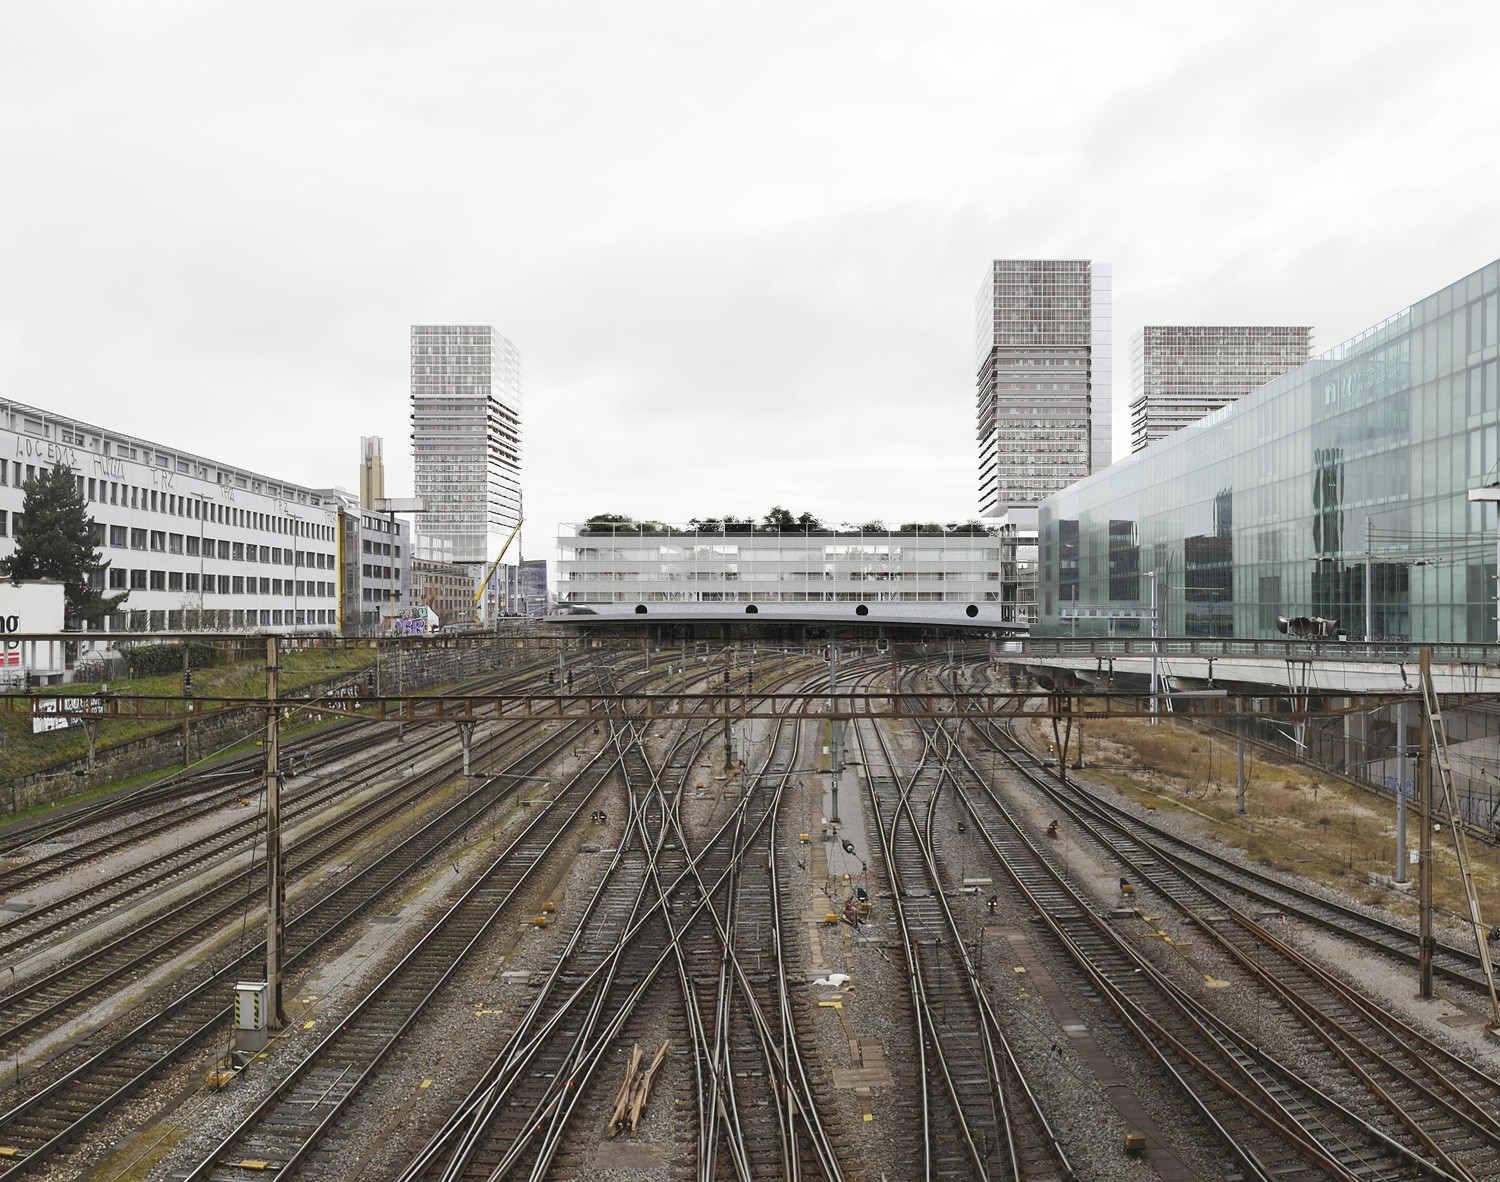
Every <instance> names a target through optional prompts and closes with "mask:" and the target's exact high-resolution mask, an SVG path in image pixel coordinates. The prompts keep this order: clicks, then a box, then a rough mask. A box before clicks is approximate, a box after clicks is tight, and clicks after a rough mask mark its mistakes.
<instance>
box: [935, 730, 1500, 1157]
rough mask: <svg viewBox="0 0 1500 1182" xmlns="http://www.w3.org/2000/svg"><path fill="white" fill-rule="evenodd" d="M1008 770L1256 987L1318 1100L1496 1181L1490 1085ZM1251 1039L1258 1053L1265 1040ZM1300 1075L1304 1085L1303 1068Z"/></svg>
mask: <svg viewBox="0 0 1500 1182" xmlns="http://www.w3.org/2000/svg"><path fill="white" fill-rule="evenodd" d="M959 758H960V759H963V760H964V762H965V763H966V765H967V766H966V768H965V770H966V772H967V773H968V776H967V779H968V780H969V781H970V782H972V783H973V784H975V785H976V788H975V789H974V790H973V791H972V792H966V793H965V799H966V801H967V802H969V803H970V804H971V805H972V806H974V807H975V811H976V813H977V814H978V815H979V816H983V815H985V814H986V811H987V806H986V804H985V799H984V798H985V797H986V796H987V795H988V794H989V789H988V786H987V785H984V784H983V782H982V777H980V776H979V775H978V774H977V772H978V769H977V768H976V767H975V766H974V765H973V763H972V762H969V761H968V760H967V759H966V757H963V756H960V757H959ZM1017 770H1025V771H1027V772H1028V774H1029V775H1030V776H1031V777H1032V783H1033V786H1035V787H1041V788H1043V789H1044V790H1045V791H1047V793H1048V795H1049V797H1050V798H1051V799H1052V800H1053V801H1054V803H1055V804H1057V805H1058V807H1059V809H1060V810H1061V811H1062V814H1063V816H1065V817H1066V819H1067V823H1068V824H1069V826H1070V832H1074V833H1081V834H1084V835H1086V836H1087V837H1089V838H1091V839H1092V840H1093V841H1094V842H1095V844H1096V845H1097V846H1098V848H1099V849H1100V850H1101V851H1103V852H1104V853H1106V854H1107V855H1109V856H1111V857H1113V858H1115V859H1116V860H1117V861H1118V862H1119V863H1120V864H1121V865H1122V866H1125V867H1128V868H1129V870H1130V873H1131V881H1132V883H1133V884H1134V886H1135V888H1136V891H1137V892H1138V893H1139V892H1143V891H1144V892H1146V893H1147V894H1148V896H1149V897H1151V898H1153V899H1160V900H1164V901H1166V902H1168V903H1170V904H1171V905H1172V907H1174V908H1175V909H1176V910H1177V912H1178V913H1179V914H1180V915H1181V916H1182V917H1183V918H1184V919H1185V920H1186V921H1187V922H1188V923H1190V924H1191V925H1193V927H1194V928H1196V930H1197V932H1198V934H1199V936H1201V938H1203V939H1205V940H1208V941H1210V942H1212V943H1213V944H1214V945H1216V946H1217V947H1218V949H1219V950H1220V951H1221V952H1222V953H1223V954H1224V955H1225V956H1226V957H1227V958H1228V959H1229V961H1230V962H1231V963H1233V964H1234V965H1236V966H1237V967H1238V968H1239V970H1240V971H1241V972H1242V973H1243V974H1244V975H1245V977H1246V978H1247V979H1249V980H1250V981H1252V982H1254V983H1255V986H1256V988H1257V990H1258V992H1259V994H1260V1000H1259V1001H1258V1003H1257V1005H1258V1006H1259V1007H1266V1008H1268V1009H1269V1010H1270V1011H1271V1012H1274V1013H1276V1014H1277V1015H1282V1016H1284V1017H1285V1021H1282V1022H1280V1023H1279V1024H1278V1025H1279V1029H1280V1030H1281V1032H1282V1033H1281V1034H1280V1035H1279V1036H1278V1037H1276V1038H1275V1039H1273V1040H1272V1041H1273V1042H1274V1043H1275V1044H1276V1046H1277V1051H1276V1054H1277V1055H1278V1056H1280V1057H1282V1058H1287V1059H1290V1060H1292V1061H1295V1062H1297V1063H1299V1064H1303V1065H1305V1064H1308V1063H1321V1064H1322V1066H1321V1067H1320V1068H1318V1069H1317V1070H1315V1071H1313V1072H1311V1073H1310V1074H1312V1075H1314V1076H1315V1077H1316V1078H1317V1079H1318V1081H1319V1087H1320V1089H1321V1090H1324V1091H1327V1092H1330V1093H1334V1094H1337V1095H1338V1096H1339V1097H1340V1103H1341V1104H1343V1105H1345V1106H1347V1107H1348V1108H1349V1109H1350V1110H1351V1111H1352V1112H1357V1113H1359V1116H1360V1119H1362V1120H1364V1121H1366V1122H1368V1124H1369V1125H1370V1126H1371V1127H1372V1128H1374V1129H1376V1130H1378V1137H1379V1138H1386V1139H1389V1140H1390V1141H1392V1142H1395V1143H1400V1144H1402V1145H1404V1146H1405V1147H1406V1149H1407V1152H1408V1153H1409V1154H1410V1155H1412V1156H1413V1157H1417V1156H1425V1157H1426V1158H1427V1159H1428V1160H1429V1161H1430V1162H1431V1163H1432V1165H1433V1167H1434V1169H1435V1170H1440V1171H1444V1172H1446V1175H1447V1176H1451V1177H1456V1178H1464V1179H1485V1178H1496V1177H1500V1080H1497V1079H1496V1078H1494V1077H1493V1076H1492V1075H1491V1074H1489V1073H1487V1072H1485V1071H1483V1070H1482V1069H1480V1068H1478V1067H1477V1066H1475V1065H1474V1064H1471V1063H1469V1062H1467V1061H1465V1060H1463V1059H1461V1058H1459V1057H1458V1056H1456V1055H1454V1054H1452V1053H1451V1052H1449V1051H1447V1050H1446V1049H1445V1048H1443V1047H1442V1046H1440V1045H1439V1044H1437V1043H1435V1042H1434V1041H1433V1040H1432V1039H1429V1038H1427V1037H1426V1036H1424V1035H1422V1034H1420V1033H1419V1032H1418V1031H1416V1030H1415V1029H1413V1028H1411V1027H1409V1026H1408V1025H1406V1024H1405V1023H1403V1022H1401V1021H1400V1020H1399V1019H1397V1018H1396V1017H1395V1016H1393V1015H1392V1014H1390V1013H1389V1011H1388V1008H1387V1007H1384V1006H1381V1005H1380V1004H1378V1003H1376V1002H1374V1001H1371V1000H1370V999H1368V998H1366V997H1365V996H1363V995H1362V994H1361V993H1360V992H1359V991H1358V990H1357V989H1356V988H1355V987H1353V986H1351V985H1350V984H1348V983H1346V982H1345V981H1343V980H1340V979H1339V978H1338V977H1336V976H1335V975H1334V974H1332V973H1330V972H1328V971H1327V970H1325V969H1324V968H1322V967H1321V966H1320V965H1319V964H1317V963H1316V962H1314V961H1312V960H1311V959H1309V958H1307V957H1305V956H1303V955H1302V954H1301V953H1300V952H1299V951H1297V950H1296V949H1295V948H1294V947H1293V946H1292V945H1290V944H1289V943H1288V942H1287V941H1286V940H1285V939H1283V938H1281V937H1280V936H1278V935H1276V934H1275V933H1273V932H1272V931H1271V930H1269V929H1268V928H1267V927H1266V926H1265V925H1264V924H1263V923H1262V922H1261V921H1260V920H1259V919H1258V918H1256V917H1255V916H1253V915H1252V914H1250V913H1249V912H1248V911H1247V910H1245V909H1244V908H1243V907H1241V906H1239V905H1237V903H1238V900H1237V899H1236V900H1231V898H1229V897H1228V893H1227V892H1224V891H1220V890H1216V889H1214V888H1213V887H1212V886H1211V885H1210V884H1208V883H1207V882H1205V881H1204V880H1203V879H1202V878H1201V877H1200V876H1199V874H1198V867H1197V866H1196V864H1195V863H1192V862H1188V863H1183V862H1180V861H1178V860H1176V858H1175V857H1174V856H1173V855H1174V854H1175V848H1174V850H1172V851H1167V850H1163V849H1157V848H1152V847H1151V846H1149V845H1141V844H1138V843H1137V839H1136V836H1135V834H1134V833H1133V830H1134V826H1130V827H1127V826H1125V825H1123V824H1121V823H1120V820H1121V819H1120V818H1119V816H1118V810H1116V809H1113V808H1109V807H1103V802H1101V801H1099V800H1097V799H1096V798H1095V797H1093V795H1092V794H1090V793H1088V792H1087V791H1085V790H1084V789H1083V788H1082V787H1081V786H1078V785H1076V784H1075V785H1073V786H1061V785H1057V784H1051V783H1047V782H1046V777H1042V776H1040V775H1039V774H1038V773H1037V771H1036V770H1035V769H1032V768H1030V767H1029V766H1027V765H1025V764H1022V763H1018V765H1017ZM1184 844H1185V843H1184ZM1135 897H1139V895H1137V896H1135ZM1154 926H1155V925H1154V923H1153V924H1152V925H1151V928H1153V929H1154ZM1143 930H1147V929H1143ZM1246 1037H1249V1035H1248V1034H1247V1035H1246ZM1254 1037H1255V1041H1257V1042H1260V1041H1262V1040H1263V1038H1264V1035H1263V1032H1261V1031H1259V1030H1257V1031H1256V1032H1254ZM1302 1072H1303V1074H1309V1072H1308V1071H1307V1068H1306V1067H1305V1066H1304V1067H1303V1068H1302ZM1434 1176H1439V1175H1434Z"/></svg>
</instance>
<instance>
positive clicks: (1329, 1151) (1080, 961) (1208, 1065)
mask: <svg viewBox="0 0 1500 1182" xmlns="http://www.w3.org/2000/svg"><path fill="white" fill-rule="evenodd" d="M947 753H948V756H949V759H948V762H949V766H950V767H952V768H954V769H955V780H954V783H955V786H956V787H957V788H958V790H959V792H960V794H961V796H962V799H963V806H964V808H965V810H966V812H967V813H968V815H969V816H971V817H972V819H973V820H974V821H975V822H976V826H975V827H976V830H977V832H978V834H979V836H980V839H981V844H982V848H984V849H987V850H988V851H989V852H990V853H991V854H992V855H993V858H994V864H993V866H994V870H995V872H996V873H997V874H1000V873H1003V874H1004V875H1005V876H1007V877H1008V878H1009V879H1010V881H1011V882H1012V883H1013V884H1014V886H1015V887H1016V888H1017V889H1018V890H1019V891H1020V892H1021V894H1022V896H1023V897H1024V898H1025V899H1026V900H1027V901H1028V902H1029V904H1030V905H1031V907H1032V908H1033V910H1034V912H1035V913H1036V915H1037V916H1038V917H1039V918H1040V919H1041V920H1042V922H1043V923H1044V924H1045V925H1046V927H1047V928H1048V929H1049V930H1050V931H1051V932H1052V934H1053V936H1054V937H1055V938H1056V940H1057V941H1058V943H1059V945H1060V946H1061V948H1062V949H1063V950H1065V951H1066V952H1067V953H1068V955H1069V956H1070V957H1071V958H1072V960H1073V962H1074V964H1075V965H1076V966H1077V968H1078V970H1079V971H1080V972H1081V973H1082V974H1083V975H1084V977H1085V978H1086V979H1087V981H1088V982H1089V983H1090V984H1091V985H1092V987H1093V988H1094V990H1095V991H1096V992H1097V994H1098V996H1099V997H1100V998H1101V999H1102V1000H1104V1001H1105V1002H1106V1003H1108V1004H1109V1006H1110V1007H1111V1008H1112V1010H1113V1012H1114V1014H1115V1016H1116V1018H1117V1020H1118V1022H1119V1023H1120V1025H1121V1026H1122V1028H1124V1029H1125V1030H1128V1031H1130V1032H1131V1033H1133V1034H1134V1035H1135V1036H1136V1038H1137V1040H1138V1042H1139V1044H1140V1046H1141V1047H1142V1048H1143V1050H1145V1051H1146V1053H1147V1054H1148V1055H1149V1056H1150V1057H1151V1058H1153V1059H1154V1060H1155V1061H1156V1063H1157V1064H1158V1066H1159V1069H1160V1070H1161V1072H1162V1073H1163V1074H1164V1075H1165V1077H1166V1078H1169V1079H1172V1080H1173V1081H1175V1082H1176V1083H1177V1085H1178V1086H1179V1088H1180V1090H1181V1094H1182V1096H1183V1098H1184V1099H1186V1100H1187V1101H1188V1102H1189V1103H1190V1104H1192V1105H1193V1106H1195V1107H1196V1108H1197V1110H1198V1112H1199V1114H1200V1115H1201V1117H1202V1118H1203V1120H1204V1121H1205V1122H1206V1123H1207V1124H1208V1126H1209V1127H1210V1128H1213V1129H1215V1130H1216V1131H1217V1132H1218V1133H1219V1135H1220V1137H1221V1139H1222V1141H1223V1145H1224V1148H1225V1150H1226V1151H1227V1152H1229V1153H1231V1154H1232V1155H1233V1156H1234V1158H1235V1159H1236V1161H1237V1162H1238V1164H1239V1167H1240V1168H1241V1170H1242V1171H1243V1173H1244V1175H1245V1176H1247V1177H1253V1178H1259V1179H1265V1180H1267V1182H1269V1180H1270V1179H1273V1178H1274V1179H1278V1180H1280V1182H1286V1180H1289V1179H1298V1178H1306V1179H1312V1178H1321V1177H1327V1176H1331V1177H1336V1178H1345V1179H1350V1180H1352V1179H1355V1178H1366V1177H1379V1178H1390V1179H1408V1178H1410V1179H1415V1178H1465V1177H1468V1176H1469V1175H1467V1174H1465V1173H1454V1172H1451V1171H1449V1170H1448V1169H1446V1168H1445V1166H1444V1165H1443V1164H1442V1163H1440V1162H1439V1161H1437V1160H1435V1159H1434V1157H1433V1155H1432V1154H1431V1152H1430V1151H1429V1149H1428V1147H1427V1146H1425V1145H1422V1144H1421V1143H1420V1141H1419V1140H1418V1139H1417V1138H1415V1137H1413V1136H1410V1135H1405V1136H1402V1135H1399V1134H1398V1133H1396V1132H1393V1130H1392V1128H1391V1125H1392V1123H1393V1122H1391V1121H1389V1120H1388V1119H1383V1118H1382V1117H1381V1116H1380V1115H1379V1114H1375V1113H1372V1112H1371V1111H1370V1109H1369V1108H1368V1107H1361V1108H1357V1107H1355V1106H1351V1104H1350V1102H1349V1101H1350V1097H1349V1095H1348V1093H1347V1092H1346V1091H1344V1090H1343V1089H1341V1088H1339V1087H1338V1083H1337V1081H1335V1080H1325V1079H1324V1078H1322V1076H1321V1074H1320V1073H1319V1072H1317V1071H1313V1072H1309V1071H1308V1069H1307V1065H1306V1064H1303V1063H1299V1062H1294V1061H1288V1060H1287V1058H1286V1057H1285V1056H1284V1055H1282V1054H1281V1053H1279V1049H1278V1051H1277V1052H1272V1051H1269V1050H1267V1049H1265V1048H1263V1047H1261V1046H1260V1045H1259V1040H1258V1039H1256V1038H1254V1037H1252V1036H1250V1035H1247V1034H1245V1033H1243V1032H1241V1031H1240V1030H1238V1029H1236V1027H1235V1025H1234V1023H1233V1022H1232V1021H1229V1020H1226V1019H1225V1018H1224V1017H1222V1016H1221V1015H1220V1014H1219V1013H1217V1012H1216V1010H1215V1008H1214V1007H1212V1006H1211V1005H1209V1004H1208V1003H1207V1002H1206V1001H1205V1000H1204V999H1203V998H1202V997H1200V994H1206V993H1211V992H1212V991H1211V990H1205V989H1203V988H1202V985H1203V982H1202V981H1201V979H1200V980H1199V982H1198V986H1199V987H1198V988H1197V989H1190V988H1188V987H1187V986H1185V985H1184V984H1183V983H1182V982H1181V981H1180V980H1178V979H1177V978H1176V977H1175V976H1172V975H1169V974H1168V973H1165V972H1163V971H1162V970H1161V969H1159V968H1158V967H1157V965H1156V964H1155V962H1154V961H1153V959H1152V958H1150V957H1148V956H1146V955H1144V954H1143V953H1142V952H1141V951H1140V950H1139V949H1138V948H1137V947H1136V943H1135V941H1134V940H1132V939H1129V938H1127V937H1126V936H1125V935H1123V934H1122V933H1121V932H1120V930H1119V929H1118V928H1117V926H1116V925H1115V923H1114V922H1113V921H1112V920H1111V919H1110V918H1109V917H1107V916H1104V915H1101V914H1099V913H1098V912H1097V911H1096V910H1095V907H1094V904H1093V901H1092V899H1091V898H1090V897H1089V896H1088V895H1087V894H1086V893H1085V892H1083V891H1082V890H1080V889H1078V888H1076V887H1075V886H1074V885H1073V884H1072V882H1071V881H1070V880H1069V878H1068V877H1067V876H1066V874H1064V873H1062V872H1061V871H1059V870H1058V869H1057V868H1056V867H1055V866H1054V865H1053V864H1052V861H1051V859H1050V857H1049V856H1048V854H1047V852H1044V851H1043V850H1042V849H1041V848H1039V847H1038V845H1037V844H1036V843H1035V842H1034V841H1033V840H1032V839H1031V837H1030V835H1029V826H1027V825H1026V824H1025V823H1024V822H1022V821H1020V820H1019V819H1017V818H1015V817H1014V816H1013V815H1012V814H1011V812H1010V811H1009V810H1008V809H1007V807H1006V806H1005V805H1004V803H1003V802H1002V801H1001V800H1000V798H999V796H998V794H995V793H994V792H993V791H992V790H988V786H987V785H984V784H983V781H982V777H980V776H979V775H978V773H977V769H975V768H973V767H972V766H969V765H965V764H964V763H963V760H962V758H961V757H959V756H958V748H957V745H956V744H950V745H949V746H948V749H947Z"/></svg>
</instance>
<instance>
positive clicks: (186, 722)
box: [89, 644, 193, 767]
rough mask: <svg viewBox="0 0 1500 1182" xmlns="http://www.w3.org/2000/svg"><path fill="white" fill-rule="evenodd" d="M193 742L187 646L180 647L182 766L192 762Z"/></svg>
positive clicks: (191, 688)
mask: <svg viewBox="0 0 1500 1182" xmlns="http://www.w3.org/2000/svg"><path fill="white" fill-rule="evenodd" d="M192 740H193V670H192V667H191V665H190V664H189V652H188V645H186V644H184V645H183V646H182V766H183V767H188V766H189V765H190V764H191V763H192V762H193V757H192V755H191V753H190V752H191V746H190V745H191V743H192ZM89 755H90V759H89V766H90V767H92V766H93V758H92V756H93V752H92V751H90V752H89Z"/></svg>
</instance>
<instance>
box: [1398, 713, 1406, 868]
mask: <svg viewBox="0 0 1500 1182" xmlns="http://www.w3.org/2000/svg"><path fill="white" fill-rule="evenodd" d="M1396 881H1397V882H1399V883H1401V884H1402V885H1405V884H1406V883H1407V881H1408V879H1407V877H1406V703H1405V702H1397V703H1396Z"/></svg>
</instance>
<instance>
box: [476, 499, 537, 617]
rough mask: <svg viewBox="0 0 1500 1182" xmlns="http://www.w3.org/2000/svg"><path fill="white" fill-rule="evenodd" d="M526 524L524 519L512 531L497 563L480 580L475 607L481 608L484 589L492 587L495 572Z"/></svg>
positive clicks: (493, 563) (491, 565)
mask: <svg viewBox="0 0 1500 1182" xmlns="http://www.w3.org/2000/svg"><path fill="white" fill-rule="evenodd" d="M525 522H526V518H524V517H522V518H520V519H519V520H517V522H516V528H515V529H513V530H511V531H510V537H508V538H506V539H505V545H503V546H501V547H500V553H499V554H496V555H495V561H494V562H492V563H490V569H489V570H487V571H485V573H484V578H483V579H482V580H480V583H479V590H478V591H475V592H474V606H475V608H478V607H479V601H480V600H481V599H483V598H484V589H485V588H486V587H488V586H489V585H490V580H491V579H492V578H494V577H495V572H496V571H497V570H499V569H500V560H501V559H502V558H504V557H505V552H506V551H507V550H509V549H510V544H511V543H512V542H514V541H515V540H516V535H517V534H518V533H520V532H521V526H522V525H524V524H525Z"/></svg>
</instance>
